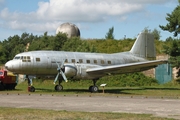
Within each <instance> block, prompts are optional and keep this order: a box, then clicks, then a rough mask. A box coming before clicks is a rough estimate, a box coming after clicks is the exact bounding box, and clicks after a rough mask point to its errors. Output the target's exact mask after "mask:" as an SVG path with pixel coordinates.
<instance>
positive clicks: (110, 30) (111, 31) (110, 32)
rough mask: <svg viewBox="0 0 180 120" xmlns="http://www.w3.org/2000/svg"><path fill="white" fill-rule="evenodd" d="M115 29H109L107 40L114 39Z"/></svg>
mask: <svg viewBox="0 0 180 120" xmlns="http://www.w3.org/2000/svg"><path fill="white" fill-rule="evenodd" d="M113 33H114V27H112V28H109V31H108V32H107V33H106V35H105V38H106V39H114V34H113Z"/></svg>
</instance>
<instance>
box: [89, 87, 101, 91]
mask: <svg viewBox="0 0 180 120" xmlns="http://www.w3.org/2000/svg"><path fill="white" fill-rule="evenodd" d="M89 88H91V89H90V92H98V90H99V88H98V87H97V86H90V87H89Z"/></svg>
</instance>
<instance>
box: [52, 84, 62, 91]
mask: <svg viewBox="0 0 180 120" xmlns="http://www.w3.org/2000/svg"><path fill="white" fill-rule="evenodd" d="M54 89H55V90H56V91H62V90H63V86H62V85H56V86H55V87H54Z"/></svg>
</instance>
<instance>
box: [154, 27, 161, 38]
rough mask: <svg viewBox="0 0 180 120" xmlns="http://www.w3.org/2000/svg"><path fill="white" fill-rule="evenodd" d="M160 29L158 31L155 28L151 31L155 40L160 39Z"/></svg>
mask: <svg viewBox="0 0 180 120" xmlns="http://www.w3.org/2000/svg"><path fill="white" fill-rule="evenodd" d="M160 33H161V32H160V31H158V30H157V29H156V28H155V29H154V30H153V31H152V34H153V35H154V39H155V40H160V38H161V35H160Z"/></svg>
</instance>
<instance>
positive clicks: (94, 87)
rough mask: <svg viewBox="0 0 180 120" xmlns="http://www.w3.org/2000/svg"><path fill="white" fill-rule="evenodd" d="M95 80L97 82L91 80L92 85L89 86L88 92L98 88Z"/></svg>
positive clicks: (95, 90) (96, 90)
mask: <svg viewBox="0 0 180 120" xmlns="http://www.w3.org/2000/svg"><path fill="white" fill-rule="evenodd" d="M96 82H97V80H93V84H94V85H92V86H90V87H89V91H90V92H98V90H99V88H98V86H96Z"/></svg>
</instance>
